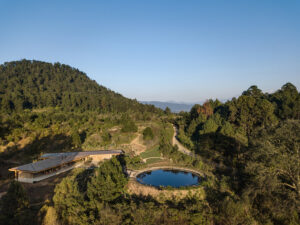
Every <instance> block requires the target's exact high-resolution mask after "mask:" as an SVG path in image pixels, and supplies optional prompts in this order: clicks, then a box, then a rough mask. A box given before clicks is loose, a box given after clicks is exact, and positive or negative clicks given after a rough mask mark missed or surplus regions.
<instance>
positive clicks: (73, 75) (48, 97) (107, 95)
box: [0, 60, 156, 113]
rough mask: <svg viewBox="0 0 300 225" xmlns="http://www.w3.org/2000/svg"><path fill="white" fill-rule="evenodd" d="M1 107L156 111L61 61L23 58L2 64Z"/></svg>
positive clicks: (14, 108) (0, 71) (18, 108)
mask: <svg viewBox="0 0 300 225" xmlns="http://www.w3.org/2000/svg"><path fill="white" fill-rule="evenodd" d="M0 106H1V107H0V109H1V111H2V112H4V113H10V112H13V111H21V110H24V109H35V108H45V107H58V108H61V109H62V110H65V111H85V110H96V111H99V112H125V111H128V110H133V111H141V112H145V111H155V110H156V108H155V107H153V106H151V105H143V104H140V103H138V102H137V101H136V100H130V99H127V98H125V97H123V96H122V95H120V94H117V93H115V92H113V91H111V90H108V89H107V88H105V87H103V86H100V85H98V84H97V83H96V82H95V81H92V80H90V79H89V78H88V77H87V75H86V74H85V73H83V72H80V71H79V70H78V69H75V68H72V67H70V66H67V65H64V64H60V63H54V64H52V63H46V62H40V61H30V60H22V61H15V62H8V63H4V64H3V65H0Z"/></svg>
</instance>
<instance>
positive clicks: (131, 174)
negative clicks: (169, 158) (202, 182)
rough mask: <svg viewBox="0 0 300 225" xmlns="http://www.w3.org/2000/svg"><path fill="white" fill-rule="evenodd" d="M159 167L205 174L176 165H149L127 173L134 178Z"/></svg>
mask: <svg viewBox="0 0 300 225" xmlns="http://www.w3.org/2000/svg"><path fill="white" fill-rule="evenodd" d="M159 169H170V170H180V171H184V172H191V173H194V174H196V175H198V176H205V174H203V173H201V172H199V171H197V170H194V169H189V168H184V167H177V166H156V167H150V168H145V169H141V170H135V171H133V170H132V171H128V174H129V176H130V177H131V178H136V177H137V176H138V175H139V174H141V173H144V172H147V171H153V170H159Z"/></svg>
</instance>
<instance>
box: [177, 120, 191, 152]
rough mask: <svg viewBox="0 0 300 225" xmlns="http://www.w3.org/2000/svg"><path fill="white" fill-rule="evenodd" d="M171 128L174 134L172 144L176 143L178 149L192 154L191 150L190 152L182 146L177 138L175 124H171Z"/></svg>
mask: <svg viewBox="0 0 300 225" xmlns="http://www.w3.org/2000/svg"><path fill="white" fill-rule="evenodd" d="M173 129H174V135H173V139H172V144H173V145H177V146H178V151H180V152H182V153H184V154H186V155H189V156H194V154H193V152H191V151H190V150H189V149H187V148H186V147H184V146H183V145H182V144H181V143H180V142H179V141H178V139H177V135H178V129H177V127H176V126H175V125H173Z"/></svg>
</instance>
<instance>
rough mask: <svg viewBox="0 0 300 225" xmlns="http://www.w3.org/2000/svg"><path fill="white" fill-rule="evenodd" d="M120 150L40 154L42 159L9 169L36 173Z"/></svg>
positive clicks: (115, 153) (118, 152) (117, 152)
mask: <svg viewBox="0 0 300 225" xmlns="http://www.w3.org/2000/svg"><path fill="white" fill-rule="evenodd" d="M122 153H123V151H122V150H111V151H87V152H61V153H46V154H43V155H42V156H41V158H42V159H43V160H40V161H37V162H34V163H29V164H25V165H22V166H18V167H14V168H11V169H9V170H10V171H24V172H31V173H38V172H41V171H45V170H48V169H51V168H55V167H58V166H60V165H62V164H66V163H69V162H73V161H77V160H80V159H83V158H85V157H87V156H91V155H107V154H113V155H117V154H122Z"/></svg>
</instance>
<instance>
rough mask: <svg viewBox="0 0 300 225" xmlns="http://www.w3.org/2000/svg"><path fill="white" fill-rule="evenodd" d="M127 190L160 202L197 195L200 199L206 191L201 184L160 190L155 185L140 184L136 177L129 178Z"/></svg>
mask: <svg viewBox="0 0 300 225" xmlns="http://www.w3.org/2000/svg"><path fill="white" fill-rule="evenodd" d="M127 191H128V193H129V194H135V195H142V196H151V197H153V198H154V199H156V200H157V201H159V202H164V201H166V200H170V199H172V200H175V201H179V200H181V199H183V198H185V197H188V196H197V199H199V200H201V199H204V198H205V191H204V188H203V187H201V186H199V187H197V188H193V189H186V190H181V189H178V190H159V189H157V188H155V187H150V186H146V185H143V184H140V183H139V182H137V181H136V180H135V179H130V180H129V182H128V184H127Z"/></svg>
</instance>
